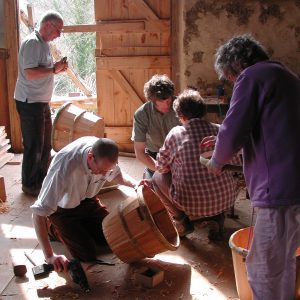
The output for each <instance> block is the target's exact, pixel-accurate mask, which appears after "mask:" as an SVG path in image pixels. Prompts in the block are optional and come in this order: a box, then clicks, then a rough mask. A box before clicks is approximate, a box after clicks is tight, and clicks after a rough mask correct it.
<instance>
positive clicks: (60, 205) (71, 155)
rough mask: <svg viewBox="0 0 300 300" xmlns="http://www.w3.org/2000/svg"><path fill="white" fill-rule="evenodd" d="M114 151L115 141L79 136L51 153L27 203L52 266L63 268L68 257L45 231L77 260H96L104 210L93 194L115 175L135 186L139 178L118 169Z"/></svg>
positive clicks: (118, 180)
mask: <svg viewBox="0 0 300 300" xmlns="http://www.w3.org/2000/svg"><path fill="white" fill-rule="evenodd" d="M118 155H119V150H118V146H117V145H116V143H115V142H114V141H112V140H110V139H106V138H100V139H99V138H96V137H82V138H80V139H78V140H76V141H74V142H72V143H71V144H69V145H67V146H66V147H64V148H63V149H61V150H60V151H59V152H58V153H57V154H56V156H55V157H54V159H53V161H52V163H51V165H50V168H49V170H48V173H47V176H46V178H45V180H44V182H43V185H42V189H41V192H40V194H39V196H38V199H37V200H36V202H35V203H34V204H33V205H32V206H31V208H32V210H33V214H32V218H33V223H34V227H35V231H36V234H37V238H38V241H39V243H40V245H41V248H42V250H43V252H44V255H45V261H46V262H47V263H51V264H53V265H54V269H55V271H58V272H60V271H62V270H64V271H66V270H67V267H68V262H69V261H68V259H67V258H66V257H65V256H64V255H57V254H55V253H54V252H53V249H52V247H51V244H50V242H49V236H50V237H51V238H53V239H56V240H59V241H61V242H62V243H63V244H64V245H65V246H66V247H67V248H68V250H69V252H70V253H71V255H72V256H73V257H74V258H77V259H79V260H81V261H94V260H96V259H97V254H98V252H97V251H98V250H99V247H98V246H104V245H107V244H106V241H105V238H104V235H103V232H102V220H103V219H104V217H105V216H106V215H108V211H107V210H106V208H105V207H104V206H103V205H102V204H101V202H100V200H99V198H98V196H97V195H98V193H99V191H100V189H101V188H102V186H103V184H104V182H105V181H111V180H113V179H114V180H115V181H116V182H117V183H119V184H123V185H126V186H129V187H133V188H134V187H135V186H136V184H137V182H136V181H135V180H134V179H132V178H131V177H129V176H128V175H127V174H125V173H124V172H122V171H121V170H120V168H119V166H118V165H117V162H118Z"/></svg>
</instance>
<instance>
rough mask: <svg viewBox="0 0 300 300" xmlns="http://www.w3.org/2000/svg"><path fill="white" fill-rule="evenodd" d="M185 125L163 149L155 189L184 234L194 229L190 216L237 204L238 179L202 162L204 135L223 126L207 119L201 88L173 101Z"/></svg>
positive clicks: (170, 136) (214, 212) (174, 131)
mask: <svg viewBox="0 0 300 300" xmlns="http://www.w3.org/2000/svg"><path fill="white" fill-rule="evenodd" d="M173 108H174V111H175V112H176V114H177V116H178V118H179V120H180V121H181V123H182V126H176V127H174V128H173V129H172V130H171V131H170V132H169V134H168V135H167V137H166V140H165V142H164V145H163V147H162V148H161V149H160V150H159V153H158V156H157V161H156V170H157V171H156V172H155V173H154V175H153V177H152V183H153V186H154V189H155V190H156V191H157V193H158V194H159V195H160V198H161V199H162V201H163V202H164V204H165V206H166V207H167V209H168V211H169V213H170V215H171V216H172V217H173V218H174V221H175V225H176V227H177V230H178V232H179V235H180V236H185V235H186V234H188V233H191V232H192V231H193V229H194V228H193V224H192V223H191V222H190V220H196V219H199V218H202V217H210V216H216V215H219V214H220V216H223V220H222V221H223V223H224V214H222V213H223V212H224V211H226V210H227V209H229V208H230V207H232V206H233V204H234V201H235V199H236V197H237V194H238V191H239V188H238V180H237V179H236V178H235V177H234V176H233V175H232V174H231V173H228V172H224V173H222V174H221V175H220V176H218V177H216V176H213V175H212V174H210V173H209V172H208V171H207V168H206V167H205V166H203V165H201V164H200V161H199V157H200V154H201V150H200V147H199V144H200V142H201V141H202V139H203V138H204V137H206V136H208V135H216V134H217V132H218V129H219V126H218V125H217V124H212V123H210V122H208V121H206V120H204V119H203V117H204V116H205V114H206V106H205V103H204V101H203V99H202V97H201V96H200V94H199V92H198V91H196V90H194V89H186V90H184V91H183V92H182V93H181V94H180V95H179V96H178V97H177V98H176V99H175V100H174V103H173Z"/></svg>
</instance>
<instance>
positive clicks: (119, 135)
mask: <svg viewBox="0 0 300 300" xmlns="http://www.w3.org/2000/svg"><path fill="white" fill-rule="evenodd" d="M104 133H105V134H106V137H108V138H110V139H112V140H114V141H116V142H119V143H131V142H132V141H131V135H132V126H122V127H120V126H105V129H104Z"/></svg>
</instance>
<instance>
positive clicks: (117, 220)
mask: <svg viewBox="0 0 300 300" xmlns="http://www.w3.org/2000/svg"><path fill="white" fill-rule="evenodd" d="M149 193H150V194H152V195H154V196H155V197H156V201H151V202H152V203H150V205H152V206H153V205H156V210H157V211H156V212H155V211H153V210H155V207H154V208H153V207H152V211H151V208H149V207H148V205H147V203H146V202H147V200H145V198H144V196H145V194H146V196H149ZM126 214H127V215H126ZM122 215H125V217H124V216H122ZM161 216H162V217H163V221H164V222H160V226H162V225H165V226H166V227H165V228H159V227H158V225H157V222H155V220H156V221H158V220H159V217H161ZM126 217H130V218H131V221H140V222H143V220H142V219H144V220H145V223H144V224H142V223H140V224H136V223H135V222H131V224H128V223H127V221H128V218H126ZM160 221H162V220H160ZM115 225H117V226H115ZM138 225H140V226H138ZM143 225H144V226H143ZM102 227H103V232H104V236H105V238H106V240H107V242H108V244H109V246H110V248H111V250H112V251H113V252H114V253H115V254H116V255H117V256H118V257H119V258H120V259H121V260H122V261H123V262H125V263H132V262H135V261H139V260H141V259H143V258H147V257H148V258H150V257H153V256H155V255H156V254H158V253H161V252H164V251H168V250H172V251H174V250H176V249H177V248H178V247H179V244H180V239H179V236H178V232H177V230H176V228H175V227H174V225H173V223H172V220H171V218H170V216H169V214H168V212H167V210H166V208H165V207H164V205H163V204H162V202H161V201H160V199H159V198H158V196H157V195H156V194H155V193H154V192H153V191H152V190H150V189H149V188H146V187H143V186H141V187H139V188H138V191H137V197H136V198H133V197H131V198H129V199H127V200H125V201H123V202H121V204H120V205H119V207H118V211H116V212H111V213H110V214H109V215H108V216H106V217H105V219H104V220H103V224H102ZM115 228H117V232H116V230H115ZM141 229H142V230H141ZM161 229H162V230H161ZM145 230H146V231H145ZM165 230H171V231H173V232H169V235H168V236H167V237H166V236H165V235H164V234H163V233H162V231H164V233H165ZM172 242H173V243H172Z"/></svg>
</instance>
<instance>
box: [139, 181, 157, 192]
mask: <svg viewBox="0 0 300 300" xmlns="http://www.w3.org/2000/svg"><path fill="white" fill-rule="evenodd" d="M141 185H142V186H145V187H148V188H150V189H151V190H153V183H152V180H151V179H142V180H141V181H140V182H139V184H138V186H141Z"/></svg>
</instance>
